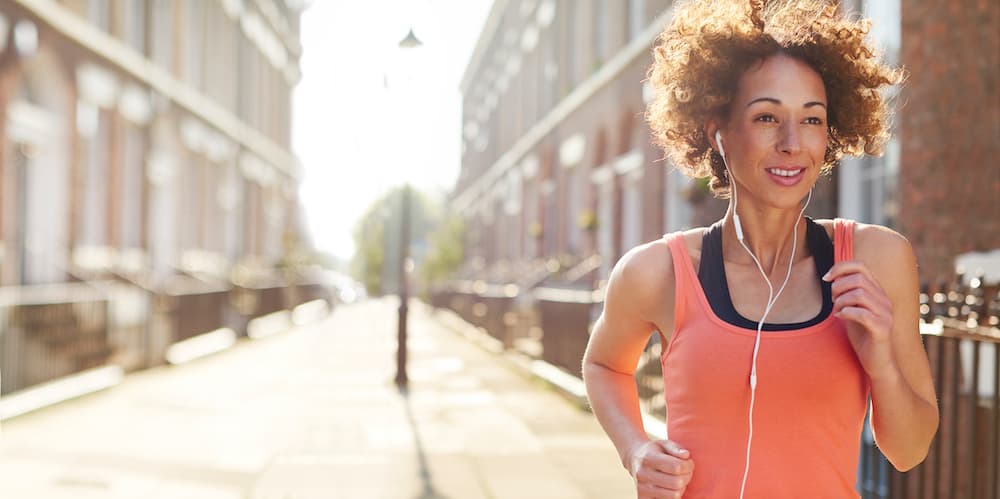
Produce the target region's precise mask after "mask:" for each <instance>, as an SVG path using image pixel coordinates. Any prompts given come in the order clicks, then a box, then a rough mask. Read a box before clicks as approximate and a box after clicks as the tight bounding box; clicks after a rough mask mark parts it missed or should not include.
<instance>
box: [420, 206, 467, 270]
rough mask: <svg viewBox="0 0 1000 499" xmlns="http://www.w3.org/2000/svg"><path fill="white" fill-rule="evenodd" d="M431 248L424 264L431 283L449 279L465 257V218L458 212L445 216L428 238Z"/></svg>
mask: <svg viewBox="0 0 1000 499" xmlns="http://www.w3.org/2000/svg"><path fill="white" fill-rule="evenodd" d="M428 242H429V243H430V249H429V251H428V252H427V259H426V260H425V261H424V265H423V275H424V279H426V281H427V283H428V284H429V285H434V284H436V283H439V282H441V281H444V280H445V279H448V278H449V277H450V276H451V274H452V273H454V272H455V271H456V270H457V269H458V267H459V266H460V265H462V261H463V260H464V259H465V220H464V219H462V217H461V216H459V215H458V214H457V213H448V214H447V215H446V216H444V217H443V218H442V220H441V222H440V223H439V224H438V225H437V228H436V229H435V230H434V232H432V233H431V234H430V237H429V238H428Z"/></svg>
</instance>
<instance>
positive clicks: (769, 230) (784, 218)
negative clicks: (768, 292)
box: [722, 203, 808, 275]
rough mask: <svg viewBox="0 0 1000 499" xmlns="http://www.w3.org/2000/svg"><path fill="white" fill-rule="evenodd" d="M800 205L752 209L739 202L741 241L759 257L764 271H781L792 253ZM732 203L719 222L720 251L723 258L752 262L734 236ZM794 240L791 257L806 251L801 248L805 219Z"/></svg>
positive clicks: (804, 245)
mask: <svg viewBox="0 0 1000 499" xmlns="http://www.w3.org/2000/svg"><path fill="white" fill-rule="evenodd" d="M799 212H800V208H799V207H796V208H795V209H794V210H755V209H749V208H747V209H744V207H743V206H740V209H739V214H740V225H741V227H742V229H743V242H744V244H746V245H747V247H748V248H750V251H752V252H753V254H754V256H756V257H757V259H758V260H759V261H760V265H761V267H763V268H764V270H765V272H767V274H768V275H772V274H774V273H775V272H776V271H779V273H781V274H782V275H784V272H785V271H784V269H785V268H786V267H787V265H788V259H789V258H790V257H791V256H792V242H793V237H792V229H793V228H795V222H796V220H798V218H799ZM733 213H734V211H733V204H732V203H730V204H729V209H728V210H727V211H726V216H725V218H724V222H723V227H722V229H723V238H722V241H723V244H722V254H723V258H724V259H725V260H727V261H731V262H736V263H740V264H747V265H754V263H753V260H752V259H751V258H750V255H748V254H747V252H746V250H745V249H744V248H743V246H742V245H741V244H740V242H739V240H738V239H737V238H736V228H735V224H734V222H733ZM796 230H797V231H798V244H797V247H796V248H795V259H796V260H799V259H801V258H802V257H805V256H806V255H807V253H808V251H807V250H805V247H806V244H805V241H806V238H805V231H806V226H805V223H799V224H798V227H797V228H796Z"/></svg>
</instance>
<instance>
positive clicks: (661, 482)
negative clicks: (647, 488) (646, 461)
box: [638, 469, 691, 490]
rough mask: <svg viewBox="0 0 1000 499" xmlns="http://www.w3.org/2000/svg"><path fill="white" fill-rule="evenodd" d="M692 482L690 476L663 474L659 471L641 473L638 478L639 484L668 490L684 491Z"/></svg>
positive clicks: (647, 470)
mask: <svg viewBox="0 0 1000 499" xmlns="http://www.w3.org/2000/svg"><path fill="white" fill-rule="evenodd" d="M690 481H691V475H690V474H687V475H668V474H666V473H661V472H660V471H658V470H650V469H646V470H642V471H640V472H639V477H638V482H639V483H645V484H652V485H655V486H657V487H659V488H661V489H666V490H684V488H685V487H687V484H688V482H690Z"/></svg>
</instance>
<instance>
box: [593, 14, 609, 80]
mask: <svg viewBox="0 0 1000 499" xmlns="http://www.w3.org/2000/svg"><path fill="white" fill-rule="evenodd" d="M607 17H608V0H594V59H595V61H594V69H595V70H596V69H597V67H599V66H600V65H601V64H602V63H604V61H606V60H607V58H608V20H607Z"/></svg>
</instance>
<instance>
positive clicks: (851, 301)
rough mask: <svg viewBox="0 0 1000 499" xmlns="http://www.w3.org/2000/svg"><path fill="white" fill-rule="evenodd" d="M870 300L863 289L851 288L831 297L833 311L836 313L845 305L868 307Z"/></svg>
mask: <svg viewBox="0 0 1000 499" xmlns="http://www.w3.org/2000/svg"><path fill="white" fill-rule="evenodd" d="M871 302H872V300H871V297H870V296H869V295H868V293H867V292H866V291H865V290H863V289H852V290H850V291H848V292H846V293H844V294H841V295H840V296H838V297H836V298H834V299H833V313H834V314H836V313H837V312H840V311H841V310H843V309H844V308H846V307H859V308H870V307H869V305H870V304H871Z"/></svg>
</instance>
